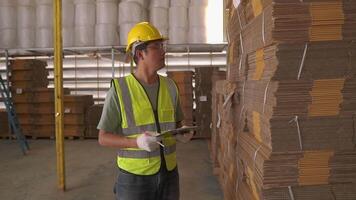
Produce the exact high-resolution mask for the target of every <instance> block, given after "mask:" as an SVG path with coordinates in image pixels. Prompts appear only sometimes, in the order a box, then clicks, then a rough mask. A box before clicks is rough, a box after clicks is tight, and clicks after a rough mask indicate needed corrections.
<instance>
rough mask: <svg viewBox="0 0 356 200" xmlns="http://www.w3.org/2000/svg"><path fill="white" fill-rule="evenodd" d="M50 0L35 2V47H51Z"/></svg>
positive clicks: (51, 13) (51, 14)
mask: <svg viewBox="0 0 356 200" xmlns="http://www.w3.org/2000/svg"><path fill="white" fill-rule="evenodd" d="M52 30H53V4H52V0H36V47H38V48H48V47H52V46H53V31H52Z"/></svg>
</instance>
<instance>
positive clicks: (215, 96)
mask: <svg viewBox="0 0 356 200" xmlns="http://www.w3.org/2000/svg"><path fill="white" fill-rule="evenodd" d="M225 82H226V81H223V80H221V81H216V82H215V83H214V84H213V89H212V95H211V96H212V100H211V113H212V115H211V141H210V150H211V151H210V154H211V159H212V163H213V168H214V169H219V167H220V164H219V160H218V157H219V155H220V154H221V148H220V129H219V128H220V123H221V116H220V114H219V110H220V109H221V108H220V107H221V106H222V104H223V95H222V94H221V93H219V92H218V91H219V89H220V88H222V87H223V86H222V85H223V84H225Z"/></svg>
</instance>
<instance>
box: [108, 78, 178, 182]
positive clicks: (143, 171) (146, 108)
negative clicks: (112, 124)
mask: <svg viewBox="0 0 356 200" xmlns="http://www.w3.org/2000/svg"><path fill="white" fill-rule="evenodd" d="M113 84H114V86H115V90H116V93H117V95H118V98H119V103H120V110H121V119H122V121H121V128H122V133H123V134H124V136H125V137H129V138H136V137H138V136H139V135H140V134H142V133H143V132H144V131H157V130H158V127H157V126H159V128H160V130H161V131H165V130H170V129H174V128H176V117H175V113H176V108H177V104H178V103H179V102H178V90H177V87H176V85H175V83H174V82H173V81H172V80H171V79H168V78H166V77H163V76H159V89H158V102H157V115H158V116H157V117H158V123H156V119H155V114H154V111H153V108H152V105H151V102H150V100H149V98H148V95H147V94H146V92H145V90H144V88H143V87H142V85H141V84H140V83H139V82H138V81H137V79H136V78H135V76H134V75H133V74H130V75H128V76H126V77H121V78H119V79H114V80H113ZM162 143H163V144H164V146H165V147H164V158H165V160H166V167H167V170H168V171H171V170H173V169H174V168H175V167H176V166H177V161H176V140H175V138H174V137H173V136H172V135H170V134H168V135H167V136H165V137H164V138H163V140H162ZM117 164H118V166H119V168H121V169H123V170H125V171H128V172H130V173H133V174H137V175H152V174H155V173H157V172H158V171H159V169H160V166H161V157H160V149H159V148H158V149H157V150H155V151H153V152H148V151H145V150H142V149H138V148H123V149H120V150H119V151H118V156H117Z"/></svg>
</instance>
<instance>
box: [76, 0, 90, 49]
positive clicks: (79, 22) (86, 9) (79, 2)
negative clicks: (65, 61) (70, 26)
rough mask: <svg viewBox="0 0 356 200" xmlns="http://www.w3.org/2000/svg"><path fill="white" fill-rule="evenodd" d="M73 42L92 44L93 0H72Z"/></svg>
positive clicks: (78, 44) (79, 44) (81, 44)
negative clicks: (73, 13) (73, 9)
mask: <svg viewBox="0 0 356 200" xmlns="http://www.w3.org/2000/svg"><path fill="white" fill-rule="evenodd" d="M74 5H75V20H74V25H75V26H74V27H75V28H74V32H75V37H74V44H75V46H93V45H94V29H95V0H74Z"/></svg>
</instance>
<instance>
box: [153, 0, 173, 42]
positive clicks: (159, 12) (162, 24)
mask: <svg viewBox="0 0 356 200" xmlns="http://www.w3.org/2000/svg"><path fill="white" fill-rule="evenodd" d="M168 8H169V0H152V1H151V5H150V22H151V23H152V24H153V25H154V26H155V27H157V28H158V30H159V31H160V32H161V34H162V35H163V36H166V37H167V36H168V27H169V25H168Z"/></svg>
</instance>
